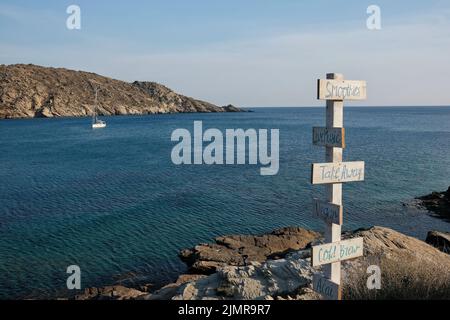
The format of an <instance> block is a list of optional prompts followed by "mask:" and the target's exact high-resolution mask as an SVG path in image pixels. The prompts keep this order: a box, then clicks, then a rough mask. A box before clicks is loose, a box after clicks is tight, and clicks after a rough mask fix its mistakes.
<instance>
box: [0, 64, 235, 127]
mask: <svg viewBox="0 0 450 320" xmlns="http://www.w3.org/2000/svg"><path fill="white" fill-rule="evenodd" d="M94 87H96V88H97V89H98V109H97V113H98V114H100V115H129V114H132V115H142V114H155V113H181V112H239V111H242V110H241V109H239V108H236V107H234V106H233V105H228V106H224V107H219V106H216V105H214V104H212V103H208V102H205V101H201V100H197V99H194V98H190V97H187V96H184V95H181V94H178V93H176V92H174V91H172V90H171V89H169V88H167V87H165V86H163V85H161V84H158V83H156V82H142V81H135V82H133V83H128V82H124V81H120V80H115V79H111V78H108V77H103V76H100V75H97V74H95V73H90V72H84V71H74V70H68V69H64V68H48V67H42V66H37V65H31V64H28V65H24V64H16V65H0V119H12V118H33V117H82V116H90V115H92V112H93V110H94V90H95V89H94Z"/></svg>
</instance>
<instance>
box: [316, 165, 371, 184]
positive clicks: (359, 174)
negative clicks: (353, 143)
mask: <svg viewBox="0 0 450 320" xmlns="http://www.w3.org/2000/svg"><path fill="white" fill-rule="evenodd" d="M363 180H364V161H353V162H336V163H314V164H313V165H312V170H311V183H312V184H327V183H342V182H354V181H363Z"/></svg>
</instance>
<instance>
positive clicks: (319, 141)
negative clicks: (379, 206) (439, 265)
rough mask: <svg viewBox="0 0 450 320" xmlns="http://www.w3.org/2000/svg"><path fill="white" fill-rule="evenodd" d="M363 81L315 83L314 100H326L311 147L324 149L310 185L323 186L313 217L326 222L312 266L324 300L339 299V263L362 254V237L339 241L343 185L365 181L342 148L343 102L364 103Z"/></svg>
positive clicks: (332, 78)
mask: <svg viewBox="0 0 450 320" xmlns="http://www.w3.org/2000/svg"><path fill="white" fill-rule="evenodd" d="M366 96H367V90H366V82H365V81H355V80H353V81H344V76H343V75H342V74H339V73H330V74H327V79H326V80H320V79H319V80H318V85H317V98H318V99H319V100H326V126H325V128H317V127H316V128H313V144H314V145H317V146H325V148H326V149H325V150H326V151H325V160H326V162H325V163H313V164H312V167H311V183H312V184H325V188H326V190H325V192H326V201H320V200H318V199H314V210H313V214H314V216H316V217H319V218H321V219H323V220H324V221H325V244H324V245H320V246H314V247H312V248H311V264H312V266H319V265H324V266H323V274H318V273H316V274H314V279H313V289H314V290H315V291H316V292H319V293H320V294H322V296H323V297H325V298H327V299H337V300H340V299H341V261H342V260H347V259H354V258H356V257H360V256H362V255H363V254H364V251H363V247H364V246H363V242H364V241H363V238H354V239H352V240H346V241H341V231H342V230H341V226H342V223H343V213H342V210H343V209H342V207H343V206H342V183H343V182H356V181H364V162H363V161H353V162H343V161H342V151H343V148H345V146H346V144H345V130H344V100H364V99H365V98H366Z"/></svg>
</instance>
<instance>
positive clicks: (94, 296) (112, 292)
mask: <svg viewBox="0 0 450 320" xmlns="http://www.w3.org/2000/svg"><path fill="white" fill-rule="evenodd" d="M145 294H146V293H145V292H143V291H139V290H136V289H132V288H127V287H124V286H107V287H102V288H87V289H86V290H84V293H83V294H80V295H77V296H76V297H75V300H130V299H137V298H138V297H140V296H143V295H145Z"/></svg>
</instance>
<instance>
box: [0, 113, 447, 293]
mask: <svg viewBox="0 0 450 320" xmlns="http://www.w3.org/2000/svg"><path fill="white" fill-rule="evenodd" d="M251 110H252V111H253V112H243V113H191V114H166V115H145V116H114V117H102V119H103V120H106V122H107V127H106V128H104V129H99V130H93V129H91V119H90V118H53V119H20V120H1V121H0V299H25V298H27V299H28V298H30V299H47V298H56V297H69V296H73V295H75V294H78V293H80V292H82V291H83V290H82V289H84V288H87V287H95V286H105V285H111V284H123V285H132V286H138V285H139V284H153V285H155V286H158V285H161V284H164V283H168V282H170V281H173V280H175V279H176V278H177V275H178V274H180V273H182V272H185V271H186V266H185V265H184V264H183V263H182V262H181V261H180V259H179V258H178V256H177V254H178V252H179V251H180V250H181V249H183V248H187V247H192V246H194V245H196V244H198V243H204V242H208V241H212V239H213V238H214V237H216V236H220V235H227V234H258V233H265V232H270V231H271V230H273V229H276V228H280V227H285V226H300V227H303V228H308V229H314V230H318V231H322V230H323V229H324V224H323V222H321V221H320V220H318V219H317V218H316V217H313V216H312V214H311V212H312V199H313V198H314V197H317V198H321V197H322V198H323V195H324V186H322V185H314V186H313V185H311V183H310V176H311V164H312V163H317V162H319V163H320V162H325V150H324V148H323V147H318V146H313V145H312V127H313V126H324V125H325V108H321V107H316V108H281V107H279V108H253V109H251ZM194 121H202V124H203V128H204V130H206V129H208V128H216V129H219V130H220V131H221V132H225V130H226V129H238V128H242V129H256V130H259V129H269V130H270V129H278V130H279V171H278V174H276V175H266V176H265V175H261V173H260V168H261V167H262V165H260V164H256V165H254V164H252V165H250V164H243V165H229V164H228V165H226V164H224V165H206V164H201V165H200V164H199V165H176V164H174V163H173V161H172V158H171V153H172V149H173V148H174V146H175V145H176V144H177V142H174V141H171V135H172V133H173V131H174V130H176V129H180V128H184V129H187V130H189V131H190V132H193V127H194ZM344 126H345V129H346V134H345V135H346V145H347V147H346V149H345V151H344V161H360V160H361V161H365V181H364V182H352V183H346V184H344V186H343V206H344V226H343V228H344V229H345V230H353V229H357V228H362V227H370V226H373V225H378V226H385V227H389V228H393V229H395V230H398V231H400V232H403V233H405V234H407V235H411V236H414V237H418V238H420V239H425V237H426V234H427V232H428V231H430V230H440V231H450V223H448V222H446V221H444V220H442V219H439V218H438V217H436V216H434V215H433V214H431V213H429V212H427V211H426V210H424V209H418V208H416V206H414V205H412V204H413V203H414V198H415V197H417V196H421V195H425V194H429V193H431V192H432V191H444V190H447V188H448V186H449V185H450V108H449V107H401V108H400V107H397V108H394V107H379V108H376V107H347V108H346V109H345V121H344ZM269 141H270V140H269ZM72 265H76V266H78V267H79V268H80V270H81V287H82V289H81V290H68V289H67V283H66V282H67V278H68V277H69V276H70V275H71V274H70V273H67V268H68V267H69V266H72Z"/></svg>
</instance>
